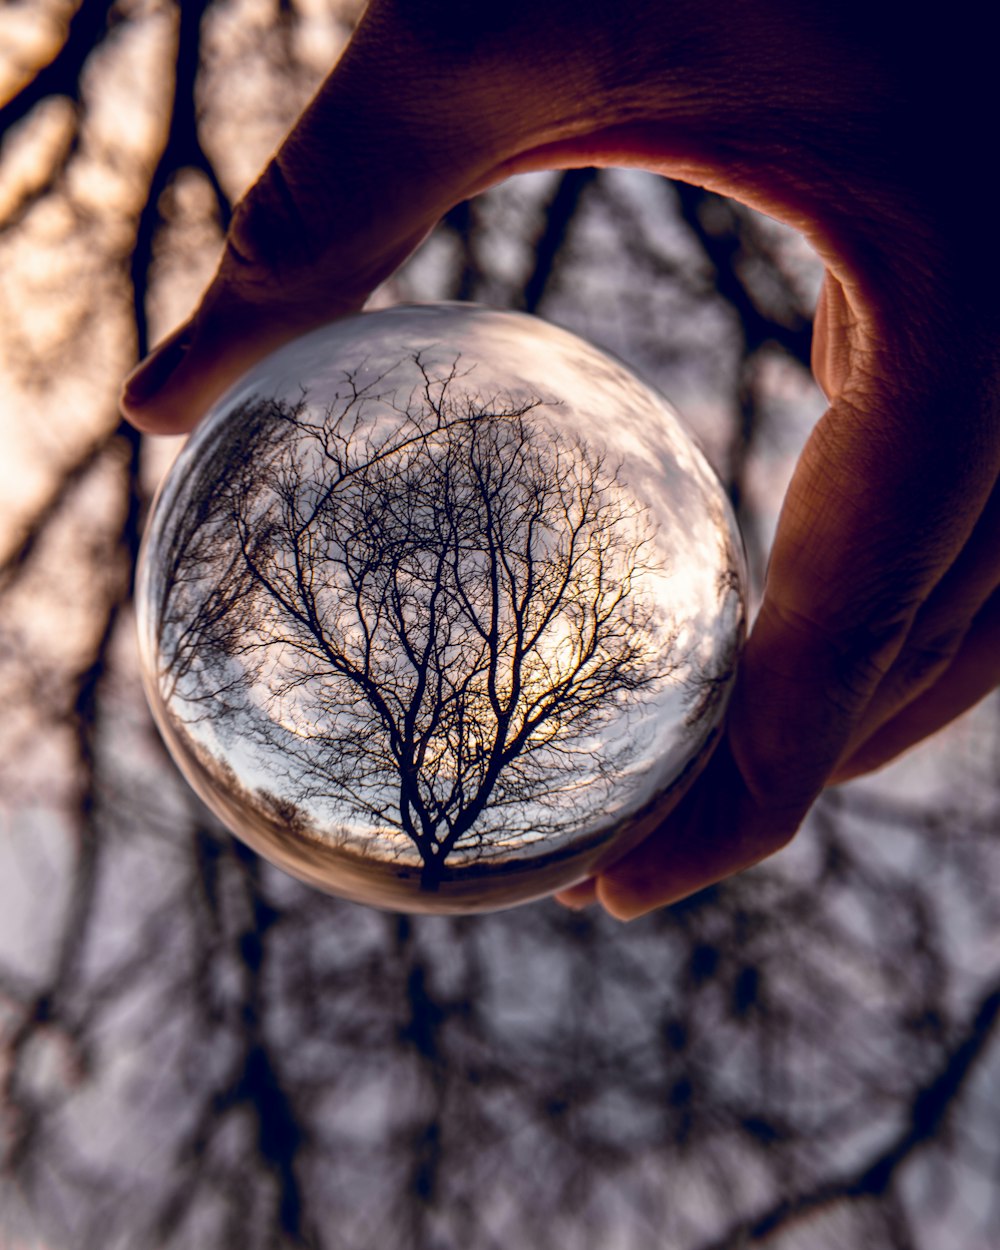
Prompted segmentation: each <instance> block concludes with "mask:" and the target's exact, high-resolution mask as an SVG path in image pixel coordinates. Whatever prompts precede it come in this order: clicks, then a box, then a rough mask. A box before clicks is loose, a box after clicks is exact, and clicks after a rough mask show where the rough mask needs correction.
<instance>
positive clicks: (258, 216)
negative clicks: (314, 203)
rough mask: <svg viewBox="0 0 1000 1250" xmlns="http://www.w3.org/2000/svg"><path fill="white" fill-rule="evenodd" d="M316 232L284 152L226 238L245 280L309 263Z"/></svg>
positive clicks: (238, 213) (235, 217)
mask: <svg viewBox="0 0 1000 1250" xmlns="http://www.w3.org/2000/svg"><path fill="white" fill-rule="evenodd" d="M312 233H313V232H312V231H311V230H310V229H309V227H308V221H307V214H306V213H305V211H304V209H303V204H302V195H301V191H300V189H299V188H298V187H297V184H296V182H295V180H294V179H293V178H292V177H290V176H289V174H288V172H287V171H286V169H285V166H284V163H283V161H282V159H281V156H280V154H279V155H278V156H276V157H275V158H274V159H273V160H272V161H271V162H270V163H269V164H268V166H267V167H266V169H265V170H264V172H263V173H262V174H261V176H260V178H259V179H258V180H257V182H256V183H255V184H254V186H253V187H252V188H251V189H250V191H249V192H248V193H247V195H246V196H245V197H244V198H243V199H242V200H241V201H240V203H239V204H238V205H237V206H236V208H235V210H234V212H233V219H232V221H231V223H230V226H229V231H228V234H227V237H226V252H227V257H228V258H229V260H230V261H231V262H234V263H235V266H236V269H237V271H238V273H240V276H241V277H242V278H243V279H244V281H247V282H250V283H251V284H252V281H253V280H254V279H253V278H252V277H251V275H254V276H256V275H258V274H259V275H261V277H262V279H263V277H264V276H265V275H275V274H280V273H282V272H283V271H286V270H289V269H294V268H296V267H299V266H302V265H304V264H308V263H309V261H310V257H311V255H312V246H311V244H312Z"/></svg>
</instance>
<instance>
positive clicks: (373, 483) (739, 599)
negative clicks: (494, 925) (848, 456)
mask: <svg viewBox="0 0 1000 1250" xmlns="http://www.w3.org/2000/svg"><path fill="white" fill-rule="evenodd" d="M744 587H745V568H744V559H743V548H742V544H741V541H740V538H739V534H738V531H737V528H736V524H735V521H734V518H733V516H732V513H731V511H730V508H729V504H728V501H727V499H726V495H725V493H724V491H723V489H722V487H721V485H720V483H719V481H718V479H717V478H716V476H715V475H714V473H713V471H712V469H711V468H710V467H709V465H708V463H707V462H706V460H705V458H704V456H703V454H702V453H701V451H700V450H699V449H698V447H697V446H696V445H695V443H694V442H693V441H692V439H691V437H690V436H689V435H688V434H687V433H686V431H685V430H684V428H683V427H682V425H681V424H680V422H679V420H678V417H677V415H676V414H675V412H674V411H673V409H672V408H671V407H670V406H669V404H668V403H667V402H666V401H665V400H664V399H663V398H662V397H661V396H660V395H659V394H658V393H657V392H656V391H655V390H653V389H651V388H650V387H649V386H648V385H647V384H645V383H644V382H642V381H640V380H639V379H638V378H637V377H636V376H635V375H634V374H633V373H632V372H631V371H629V370H628V369H626V368H625V367H624V366H623V365H622V364H621V363H619V362H618V361H616V360H615V359H613V358H611V357H610V356H608V355H606V354H605V353H604V352H602V351H599V350H597V349H596V348H595V347H593V346H591V345H589V344H588V343H586V342H584V341H583V340H581V339H579V338H577V337H576V336H574V335H572V334H569V333H567V332H566V331H564V330H561V329H557V328H556V327H554V326H552V325H549V324H546V323H544V322H542V321H540V320H537V319H535V318H533V317H528V316H525V315H521V314H515V313H509V312H497V311H493V310H491V309H487V308H481V307H477V306H472V305H467V304H464V305H459V304H441V305H427V306H414V307H398V308H392V309H388V310H385V311H380V312H374V313H362V314H359V315H357V316H354V317H348V318H345V319H342V320H339V321H335V322H333V323H331V324H329V325H327V326H325V327H323V328H321V329H319V330H316V331H315V332H313V333H310V334H308V335H306V336H304V337H303V338H300V339H298V340H296V341H294V342H292V343H290V344H289V345H287V346H285V347H282V348H281V349H279V350H278V351H276V352H274V353H273V354H272V355H271V356H269V357H267V358H266V359H265V360H263V361H262V362H261V363H259V364H258V365H256V366H255V367H254V368H253V369H252V370H251V371H250V372H249V373H247V374H246V375H245V376H244V377H243V378H242V380H241V381H239V382H238V383H237V384H236V385H235V386H234V387H233V388H232V389H231V390H230V391H229V392H228V394H227V395H225V396H224V397H223V399H222V400H221V401H220V402H219V403H218V404H217V405H216V406H215V407H214V408H213V409H212V411H211V412H210V413H209V414H208V416H207V417H206V418H205V420H204V421H203V422H202V424H201V425H200V426H199V427H198V429H197V431H196V432H195V434H194V435H193V436H192V438H191V439H190V440H189V441H188V443H187V444H186V446H185V448H184V450H183V451H182V452H181V454H180V456H179V458H178V459H177V461H176V462H175V464H174V466H173V468H172V469H171V471H170V473H169V474H168V475H167V477H166V479H165V481H164V483H163V485H162V486H161V488H160V492H159V494H158V497H157V501H156V504H155V506H154V508H153V512H152V515H151V519H150V523H149V525H148V527H147V532H146V535H145V538H144V542H143V550H142V553H141V558H140V566H139V575H138V583H137V612H138V627H139V640H140V654H141V663H142V669H143V680H144V684H145V687H146V692H147V695H148V698H149V702H150V705H151V707H152V710H153V713H154V716H155V718H156V721H157V724H158V726H159V729H160V731H161V733H162V735H163V738H164V739H165V741H166V743H167V745H168V747H169V749H170V752H171V753H172V755H173V757H174V759H175V760H176V762H177V764H178V766H179V767H180V769H181V771H182V773H183V774H184V776H185V777H186V778H187V780H188V781H189V782H190V784H191V785H192V786H193V788H194V789H195V790H196V791H197V793H198V794H199V795H200V796H201V798H202V799H203V800H204V801H205V803H207V805H208V806H209V807H210V808H211V809H212V810H213V811H214V812H215V814H216V815H217V816H218V817H219V818H220V819H221V820H222V821H223V823H224V824H226V825H227V826H228V827H229V829H231V830H232V832H233V833H234V834H236V836H237V837H239V838H241V839H242V840H243V841H245V842H246V843H248V844H249V846H251V847H252V848H253V849H254V850H255V851H257V852H258V853H259V854H261V855H262V856H264V857H265V858H266V859H268V860H270V861H271V862H273V863H274V864H276V865H278V866H279V867H281V868H282V869H284V870H286V871H287V872H289V873H291V874H293V875H294V876H296V877H299V878H301V879H303V880H305V881H307V882H310V883H311V884H312V885H314V886H317V887H319V888H320V889H323V890H327V891H329V892H331V893H334V894H338V895H341V896H343V897H346V898H348V899H352V900H354V901H356V902H362V903H367V904H371V905H374V906H379V907H384V908H389V909H393V910H397V911H408V912H474V911H482V910H489V909H494V908H500V907H508V906H512V905H514V904H517V903H522V902H525V901H528V900H530V899H534V898H538V897H541V896H543V895H546V894H549V893H551V892H553V891H555V890H558V889H560V888H563V887H565V886H568V885H571V884H573V883H574V882H576V881H579V880H581V879H583V878H585V877H587V876H589V875H591V874H593V873H594V872H596V871H599V870H600V869H601V868H602V867H603V866H605V865H606V864H608V863H610V862H611V861H612V860H614V859H615V858H617V857H619V856H620V855H622V854H624V853H625V852H626V851H627V850H629V849H630V848H631V847H632V846H633V845H635V844H636V843H637V842H638V841H639V840H640V839H641V838H643V837H644V836H646V835H647V834H648V833H649V832H650V831H651V830H652V829H653V828H655V826H656V824H657V823H658V822H659V821H660V820H661V819H662V818H663V816H664V814H665V813H666V812H667V811H668V810H669V808H670V807H671V806H672V805H673V803H674V802H675V801H676V800H677V798H678V797H679V795H680V794H681V793H682V792H683V790H684V789H685V787H686V786H687V785H688V784H689V782H690V781H691V779H692V778H693V777H694V776H695V775H696V774H697V772H698V771H699V769H700V768H701V766H702V765H703V763H704V761H705V760H706V758H707V756H708V755H709V753H710V751H711V749H712V747H713V745H714V742H715V740H716V739H717V737H718V735H719V730H720V721H721V718H722V716H723V713H724V710H725V705H726V702H727V698H728V694H729V690H730V687H731V683H732V680H733V675H734V671H735V668H736V663H737V659H738V655H739V651H740V647H741V645H742V641H743V635H744V621H745V590H744Z"/></svg>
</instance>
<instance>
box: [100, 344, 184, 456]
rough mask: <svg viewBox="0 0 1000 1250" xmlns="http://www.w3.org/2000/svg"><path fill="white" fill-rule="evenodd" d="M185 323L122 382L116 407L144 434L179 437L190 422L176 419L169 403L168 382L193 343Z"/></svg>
mask: <svg viewBox="0 0 1000 1250" xmlns="http://www.w3.org/2000/svg"><path fill="white" fill-rule="evenodd" d="M192 337H193V334H192V326H191V323H190V322H185V324H184V325H182V326H179V327H178V328H177V329H176V330H175V331H174V332H173V333H172V334H171V335H169V336H168V337H167V338H166V339H164V340H163V342H162V343H160V344H159V345H158V346H157V347H156V348H155V349H154V350H153V351H152V352H150V354H149V355H148V356H146V358H145V359H144V360H141V361H140V362H139V364H138V365H136V367H135V368H134V369H133V370H132V372H131V373H130V374H129V375H128V376H127V377H126V378H125V381H124V382H123V383H122V389H121V394H120V395H119V399H118V407H119V408H120V410H121V413H122V416H123V417H124V418H125V419H126V420H127V421H128V422H129V423H130V424H132V425H134V426H135V427H136V428H137V429H139V430H141V431H142V432H143V433H145V434H178V433H183V432H184V431H185V430H187V429H189V428H190V426H191V424H192V423H191V422H190V421H187V420H185V418H184V417H183V416H181V417H179V416H178V415H177V414H176V412H175V411H173V410H172V409H171V406H170V405H169V403H168V402H165V401H166V400H168V399H169V395H168V394H166V393H165V392H168V391H169V383H170V380H171V379H172V378H173V377H174V376H175V375H176V373H177V371H178V370H179V369H180V367H181V365H182V364H183V363H184V361H185V359H186V357H187V355H188V352H189V351H190V348H191V342H192Z"/></svg>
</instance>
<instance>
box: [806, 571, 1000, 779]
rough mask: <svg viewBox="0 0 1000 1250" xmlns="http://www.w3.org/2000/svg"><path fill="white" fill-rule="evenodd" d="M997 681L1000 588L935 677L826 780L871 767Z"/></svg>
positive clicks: (999, 667) (963, 708)
mask: <svg viewBox="0 0 1000 1250" xmlns="http://www.w3.org/2000/svg"><path fill="white" fill-rule="evenodd" d="M998 685H1000V593H996V594H994V595H993V596H992V597H991V598H990V599H989V601H988V602H987V603H986V604H985V605H984V606H983V608H982V609H981V610H980V612H979V613H978V614H977V615H976V617H975V619H974V620H973V622H972V624H971V626H970V627H969V629H968V631H967V633H966V635H965V637H964V639H963V641H962V644H961V646H960V647H959V648H958V650H957V652H956V654H955V655H954V657H953V658H952V660H951V662H950V663H949V664H948V665H947V666H946V667H945V668H944V669H943V671H942V672H941V673H940V675H939V676H938V679H937V681H936V682H935V683H934V685H933V686H931V687H930V688H929V689H926V690H925V691H924V692H923V693H922V694H920V695H919V696H918V697H916V698H914V699H910V700H908V701H907V702H906V703H905V704H904V705H903V706H902V708H901V710H900V711H899V712H897V713H896V714H895V715H894V716H892V717H890V718H889V719H887V720H883V721H882V722H880V723H879V725H878V727H877V728H876V729H875V730H874V732H872V733H871V734H870V735H869V736H868V737H867V738H865V739H864V740H863V741H862V742H861V743H860V745H856V746H854V747H853V749H852V750H850V751H849V752H848V753H847V754H846V756H845V758H844V759H843V760H842V762H841V763H840V764H838V766H837V768H836V769H835V770H834V773H833V776H832V777H831V781H832V782H833V783H839V782H843V781H849V780H851V778H853V777H858V776H861V775H862V774H863V773H868V772H871V771H872V770H873V769H876V768H880V767H881V766H882V765H883V764H886V763H888V762H889V761H890V760H893V759H895V758H896V756H897V755H900V754H901V753H902V752H903V751H905V750H907V749H908V748H909V747H912V746H914V745H915V744H916V743H918V742H922V741H923V740H924V738H927V737H929V736H930V735H931V734H934V733H937V731H938V730H939V729H942V728H944V726H945V725H948V724H950V723H951V721H953V720H955V718H956V717H958V716H960V715H961V714H962V713H963V712H966V711H968V709H969V708H971V707H973V706H974V705H975V704H976V703H978V702H979V701H980V700H981V699H983V698H985V696H986V695H988V694H990V693H991V692H992V691H993V690H995V689H996V687H997V686H998Z"/></svg>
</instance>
